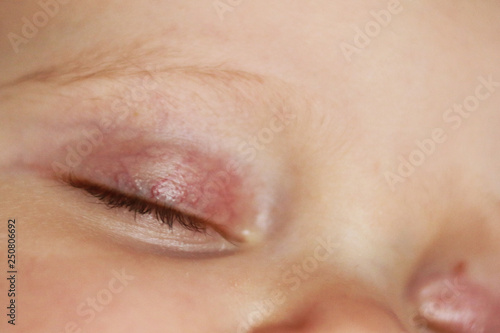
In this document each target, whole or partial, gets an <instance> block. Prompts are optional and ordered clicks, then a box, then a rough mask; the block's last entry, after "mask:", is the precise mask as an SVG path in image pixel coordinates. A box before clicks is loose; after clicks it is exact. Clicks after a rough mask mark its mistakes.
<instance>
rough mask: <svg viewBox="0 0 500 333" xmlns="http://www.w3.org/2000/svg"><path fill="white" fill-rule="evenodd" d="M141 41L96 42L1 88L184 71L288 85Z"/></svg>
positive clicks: (202, 76)
mask: <svg viewBox="0 0 500 333" xmlns="http://www.w3.org/2000/svg"><path fill="white" fill-rule="evenodd" d="M143 44H144V43H142V44H141V43H139V42H136V43H131V44H129V45H121V46H118V47H114V48H113V47H109V46H108V47H102V45H97V46H94V47H93V48H90V49H87V50H84V51H81V52H79V53H78V54H76V55H74V56H73V57H72V58H71V59H68V60H65V61H62V62H61V63H59V64H57V65H53V66H50V67H46V68H41V69H38V70H35V71H33V72H31V73H28V74H25V75H23V76H21V77H19V78H17V79H15V80H13V81H11V82H8V83H5V84H3V85H2V86H0V87H3V86H16V85H21V84H24V83H53V84H57V85H67V84H72V83H77V82H79V81H83V80H90V79H108V80H112V79H116V78H123V77H131V78H132V77H135V76H144V75H148V76H151V77H153V76H155V75H156V74H161V73H172V74H174V73H176V74H187V75H190V76H192V77H198V78H212V79H218V80H220V81H221V82H223V81H226V82H227V81H232V80H238V81H247V82H252V83H254V84H259V85H264V84H265V83H266V82H267V81H274V82H275V83H277V82H278V81H280V82H281V84H282V85H288V84H286V83H285V82H283V81H281V80H278V79H276V78H272V79H271V78H270V77H267V76H264V75H259V74H255V73H251V72H248V71H244V70H238V69H233V68H230V67H229V66H227V64H225V63H224V62H220V63H212V64H205V65H204V63H205V62H206V61H204V60H203V59H202V58H199V59H195V58H193V57H192V56H189V55H187V54H185V53H183V52H182V51H178V50H175V51H173V50H169V49H167V48H166V47H165V46H152V45H143ZM188 59H189V60H188Z"/></svg>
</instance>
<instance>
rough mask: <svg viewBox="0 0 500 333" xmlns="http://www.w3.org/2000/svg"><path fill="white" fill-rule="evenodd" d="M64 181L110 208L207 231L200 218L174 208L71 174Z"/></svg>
mask: <svg viewBox="0 0 500 333" xmlns="http://www.w3.org/2000/svg"><path fill="white" fill-rule="evenodd" d="M64 181H65V182H66V183H68V184H69V185H71V186H72V187H74V188H78V189H81V190H84V191H85V192H87V193H89V194H90V195H92V196H93V197H95V198H97V199H99V200H100V201H101V202H102V203H103V204H105V205H106V206H107V207H108V208H110V209H113V208H125V209H127V210H128V211H130V212H133V213H134V214H135V215H136V216H137V214H139V215H151V216H153V217H154V218H156V219H157V220H158V221H160V222H161V223H163V224H166V225H168V226H169V228H172V227H173V226H174V224H175V223H177V224H179V225H180V226H182V227H183V228H185V229H187V230H191V231H195V232H200V233H205V232H206V231H207V224H206V223H205V222H204V221H203V220H202V219H200V218H197V217H194V216H190V215H187V214H184V213H181V212H179V211H177V210H176V209H173V208H170V207H167V206H164V205H161V204H157V203H152V202H148V201H146V200H144V199H141V198H139V197H136V196H133V195H128V194H124V193H121V192H118V191H114V190H112V189H109V188H107V187H105V186H102V185H98V184H93V183H89V182H86V181H83V180H79V179H77V178H75V177H73V176H70V177H68V179H65V180H64Z"/></svg>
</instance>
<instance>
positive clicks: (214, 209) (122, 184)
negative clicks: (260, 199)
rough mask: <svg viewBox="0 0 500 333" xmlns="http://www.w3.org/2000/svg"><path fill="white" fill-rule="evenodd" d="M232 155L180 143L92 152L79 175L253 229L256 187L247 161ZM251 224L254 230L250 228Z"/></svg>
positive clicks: (229, 226)
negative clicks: (233, 159) (236, 161)
mask: <svg viewBox="0 0 500 333" xmlns="http://www.w3.org/2000/svg"><path fill="white" fill-rule="evenodd" d="M229 161H230V160H229V159H227V158H221V157H217V156H214V155H213V154H212V155H207V154H205V153H202V152H198V151H195V150H188V149H185V148H184V149H183V148H180V147H167V148H156V147H155V148H154V149H149V150H148V149H146V150H142V151H140V152H139V153H137V154H133V152H131V151H130V149H128V148H127V147H125V148H124V149H123V150H122V151H118V150H116V151H114V152H102V153H99V154H95V155H93V156H92V157H90V158H88V159H87V160H86V161H85V163H84V165H85V167H84V168H82V169H81V170H79V171H77V172H76V173H77V175H78V176H80V177H83V178H85V179H87V180H89V181H94V182H98V183H101V184H102V185H105V186H108V187H110V188H113V189H116V190H118V191H120V192H123V193H127V194H129V195H136V196H139V197H143V198H144V199H145V200H149V201H151V202H155V203H159V204H164V205H167V206H171V207H173V208H175V209H176V210H179V211H182V212H183V213H187V214H191V215H193V216H197V217H199V218H202V219H205V220H207V221H210V222H212V223H214V224H216V225H217V226H218V227H219V228H220V229H224V230H227V231H228V233H233V234H240V236H238V237H236V238H238V239H245V238H246V237H245V236H243V235H249V234H250V233H255V232H256V231H257V228H254V226H253V218H254V216H255V212H256V211H257V209H256V207H255V193H254V192H253V190H252V186H250V185H249V183H250V182H249V181H248V177H245V172H244V168H243V167H239V168H236V167H233V166H235V165H237V164H234V163H229ZM250 230H252V232H250Z"/></svg>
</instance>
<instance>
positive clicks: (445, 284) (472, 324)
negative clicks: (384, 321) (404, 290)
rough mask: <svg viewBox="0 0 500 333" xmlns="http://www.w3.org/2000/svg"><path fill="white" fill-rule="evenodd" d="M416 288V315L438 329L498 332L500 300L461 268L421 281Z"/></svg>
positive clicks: (470, 332) (430, 326) (429, 326)
mask: <svg viewBox="0 0 500 333" xmlns="http://www.w3.org/2000/svg"><path fill="white" fill-rule="evenodd" d="M415 290H416V295H415V297H416V302H417V304H418V311H419V316H420V317H421V318H422V319H423V320H424V321H425V323H426V326H427V327H428V328H431V329H435V330H438V331H440V332H450V333H451V332H453V333H498V332H500V299H498V297H496V296H494V295H493V293H492V292H491V291H489V290H488V289H487V288H486V287H484V286H482V285H480V284H479V283H478V282H475V281H472V280H471V279H470V278H468V277H467V276H466V275H465V273H464V272H463V271H461V270H455V271H454V272H450V273H447V274H438V275H433V276H430V277H428V278H426V279H424V280H422V281H421V282H420V283H419V284H418V285H417V287H416V288H415Z"/></svg>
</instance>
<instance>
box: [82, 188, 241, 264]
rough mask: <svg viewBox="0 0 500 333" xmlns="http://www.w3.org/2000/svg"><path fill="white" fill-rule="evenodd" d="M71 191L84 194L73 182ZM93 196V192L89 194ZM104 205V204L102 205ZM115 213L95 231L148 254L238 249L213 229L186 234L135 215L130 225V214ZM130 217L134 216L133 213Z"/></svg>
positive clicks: (192, 254)
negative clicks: (74, 189) (74, 190)
mask: <svg viewBox="0 0 500 333" xmlns="http://www.w3.org/2000/svg"><path fill="white" fill-rule="evenodd" d="M73 185H76V186H74V187H76V188H79V189H82V190H85V188H84V187H85V185H84V184H82V183H77V182H76V181H74V182H73ZM91 194H92V195H93V196H95V194H96V192H95V191H94V193H91ZM103 203H104V202H103ZM122 208H123V209H116V210H115V211H116V218H111V219H106V220H105V221H103V220H101V219H99V222H98V223H94V224H97V225H94V227H97V228H98V229H101V230H102V231H104V234H105V235H107V237H111V239H113V240H115V241H117V242H118V243H123V244H126V245H127V246H132V247H135V248H138V249H141V250H144V251H147V252H153V253H157V254H166V255H172V256H180V257H205V256H221V255H225V254H228V253H229V252H234V251H235V250H236V249H237V247H236V246H235V245H234V244H233V242H231V241H228V240H226V237H225V236H223V235H221V234H220V233H218V232H217V231H215V230H214V229H212V228H211V227H210V226H207V227H206V228H205V232H199V231H198V232H197V231H194V230H188V228H184V227H182V226H181V225H180V224H178V223H175V224H173V225H172V228H169V227H168V226H166V225H164V224H161V223H159V221H158V220H157V219H156V218H155V217H154V216H153V215H147V214H145V215H136V216H135V218H134V221H133V222H123V220H125V219H126V220H128V219H130V218H131V215H130V214H131V213H130V212H127V211H126V208H125V207H122ZM132 213H133V212H132Z"/></svg>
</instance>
